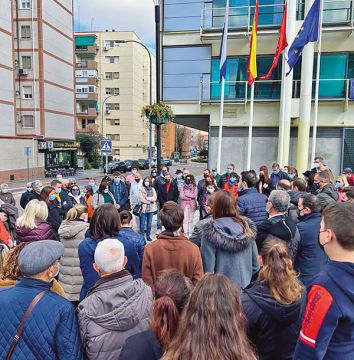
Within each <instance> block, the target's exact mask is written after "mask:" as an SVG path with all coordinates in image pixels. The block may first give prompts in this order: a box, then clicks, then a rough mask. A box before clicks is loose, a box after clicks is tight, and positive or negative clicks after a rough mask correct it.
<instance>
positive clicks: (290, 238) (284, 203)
mask: <svg viewBox="0 0 354 360" xmlns="http://www.w3.org/2000/svg"><path fill="white" fill-rule="evenodd" d="M289 205H290V196H289V194H288V193H287V192H286V191H283V190H273V191H272V192H271V194H270V196H269V199H268V202H267V205H266V210H267V212H268V214H269V218H268V219H267V220H265V221H264V222H263V223H262V224H260V225H258V227H257V228H258V232H257V238H256V243H257V247H258V252H260V250H261V249H262V247H263V242H264V241H265V240H266V239H267V237H268V236H269V235H271V236H274V237H277V238H279V239H281V240H283V241H285V242H286V243H287V244H288V246H289V250H290V254H291V256H292V258H293V259H294V258H295V257H296V253H297V247H298V245H299V241H300V233H299V230H298V229H297V228H296V224H295V223H294V222H293V221H292V220H291V219H290V218H289V216H287V213H288V209H289Z"/></svg>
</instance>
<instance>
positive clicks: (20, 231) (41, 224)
mask: <svg viewBox="0 0 354 360" xmlns="http://www.w3.org/2000/svg"><path fill="white" fill-rule="evenodd" d="M35 223H36V227H35V228H34V229H30V228H26V227H17V228H16V239H17V241H18V242H30V241H39V240H58V237H57V234H56V233H55V231H54V229H53V228H52V227H51V226H50V225H49V224H48V223H47V222H46V221H43V220H39V219H37V220H36V222H35Z"/></svg>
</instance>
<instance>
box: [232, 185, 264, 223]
mask: <svg viewBox="0 0 354 360" xmlns="http://www.w3.org/2000/svg"><path fill="white" fill-rule="evenodd" d="M237 203H238V207H239V208H240V214H241V215H243V216H247V217H248V218H249V219H251V220H252V221H253V222H255V224H256V225H258V224H261V223H262V222H263V221H264V220H266V219H267V217H268V214H267V211H266V204H267V196H266V195H264V194H260V193H259V192H258V191H257V190H256V189H255V188H250V189H245V190H242V191H240V193H239V198H238V202H237Z"/></svg>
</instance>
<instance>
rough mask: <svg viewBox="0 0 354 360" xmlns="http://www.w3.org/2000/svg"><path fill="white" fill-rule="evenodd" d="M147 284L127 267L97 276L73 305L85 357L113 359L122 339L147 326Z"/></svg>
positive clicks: (148, 306)
mask: <svg viewBox="0 0 354 360" xmlns="http://www.w3.org/2000/svg"><path fill="white" fill-rule="evenodd" d="M151 310H152V292H151V288H150V287H149V286H148V285H146V284H145V283H144V282H143V281H142V280H141V279H139V280H133V278H132V276H131V275H130V274H129V272H128V271H126V270H123V271H120V272H118V273H113V274H111V275H108V276H105V277H103V278H101V279H100V280H99V281H98V282H97V283H96V285H95V287H94V288H92V289H91V291H90V292H89V294H88V296H87V297H86V299H85V300H83V301H82V302H81V303H80V305H79V306H78V309H77V314H78V320H79V325H80V333H81V339H82V342H83V345H84V349H85V351H86V355H87V358H88V359H94V360H101V359H102V360H111V359H112V360H113V359H114V360H116V359H119V355H120V352H121V350H122V347H123V345H124V343H125V340H126V339H127V338H128V337H130V336H132V335H135V334H137V333H139V332H142V331H145V330H148V329H149V318H150V315H151Z"/></svg>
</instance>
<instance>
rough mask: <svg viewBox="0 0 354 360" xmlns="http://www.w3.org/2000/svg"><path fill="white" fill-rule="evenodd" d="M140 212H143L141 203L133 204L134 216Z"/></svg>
mask: <svg viewBox="0 0 354 360" xmlns="http://www.w3.org/2000/svg"><path fill="white" fill-rule="evenodd" d="M142 212H143V207H142V206H141V205H139V204H137V205H135V206H134V209H133V214H134V215H135V216H140V215H141V213H142Z"/></svg>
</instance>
